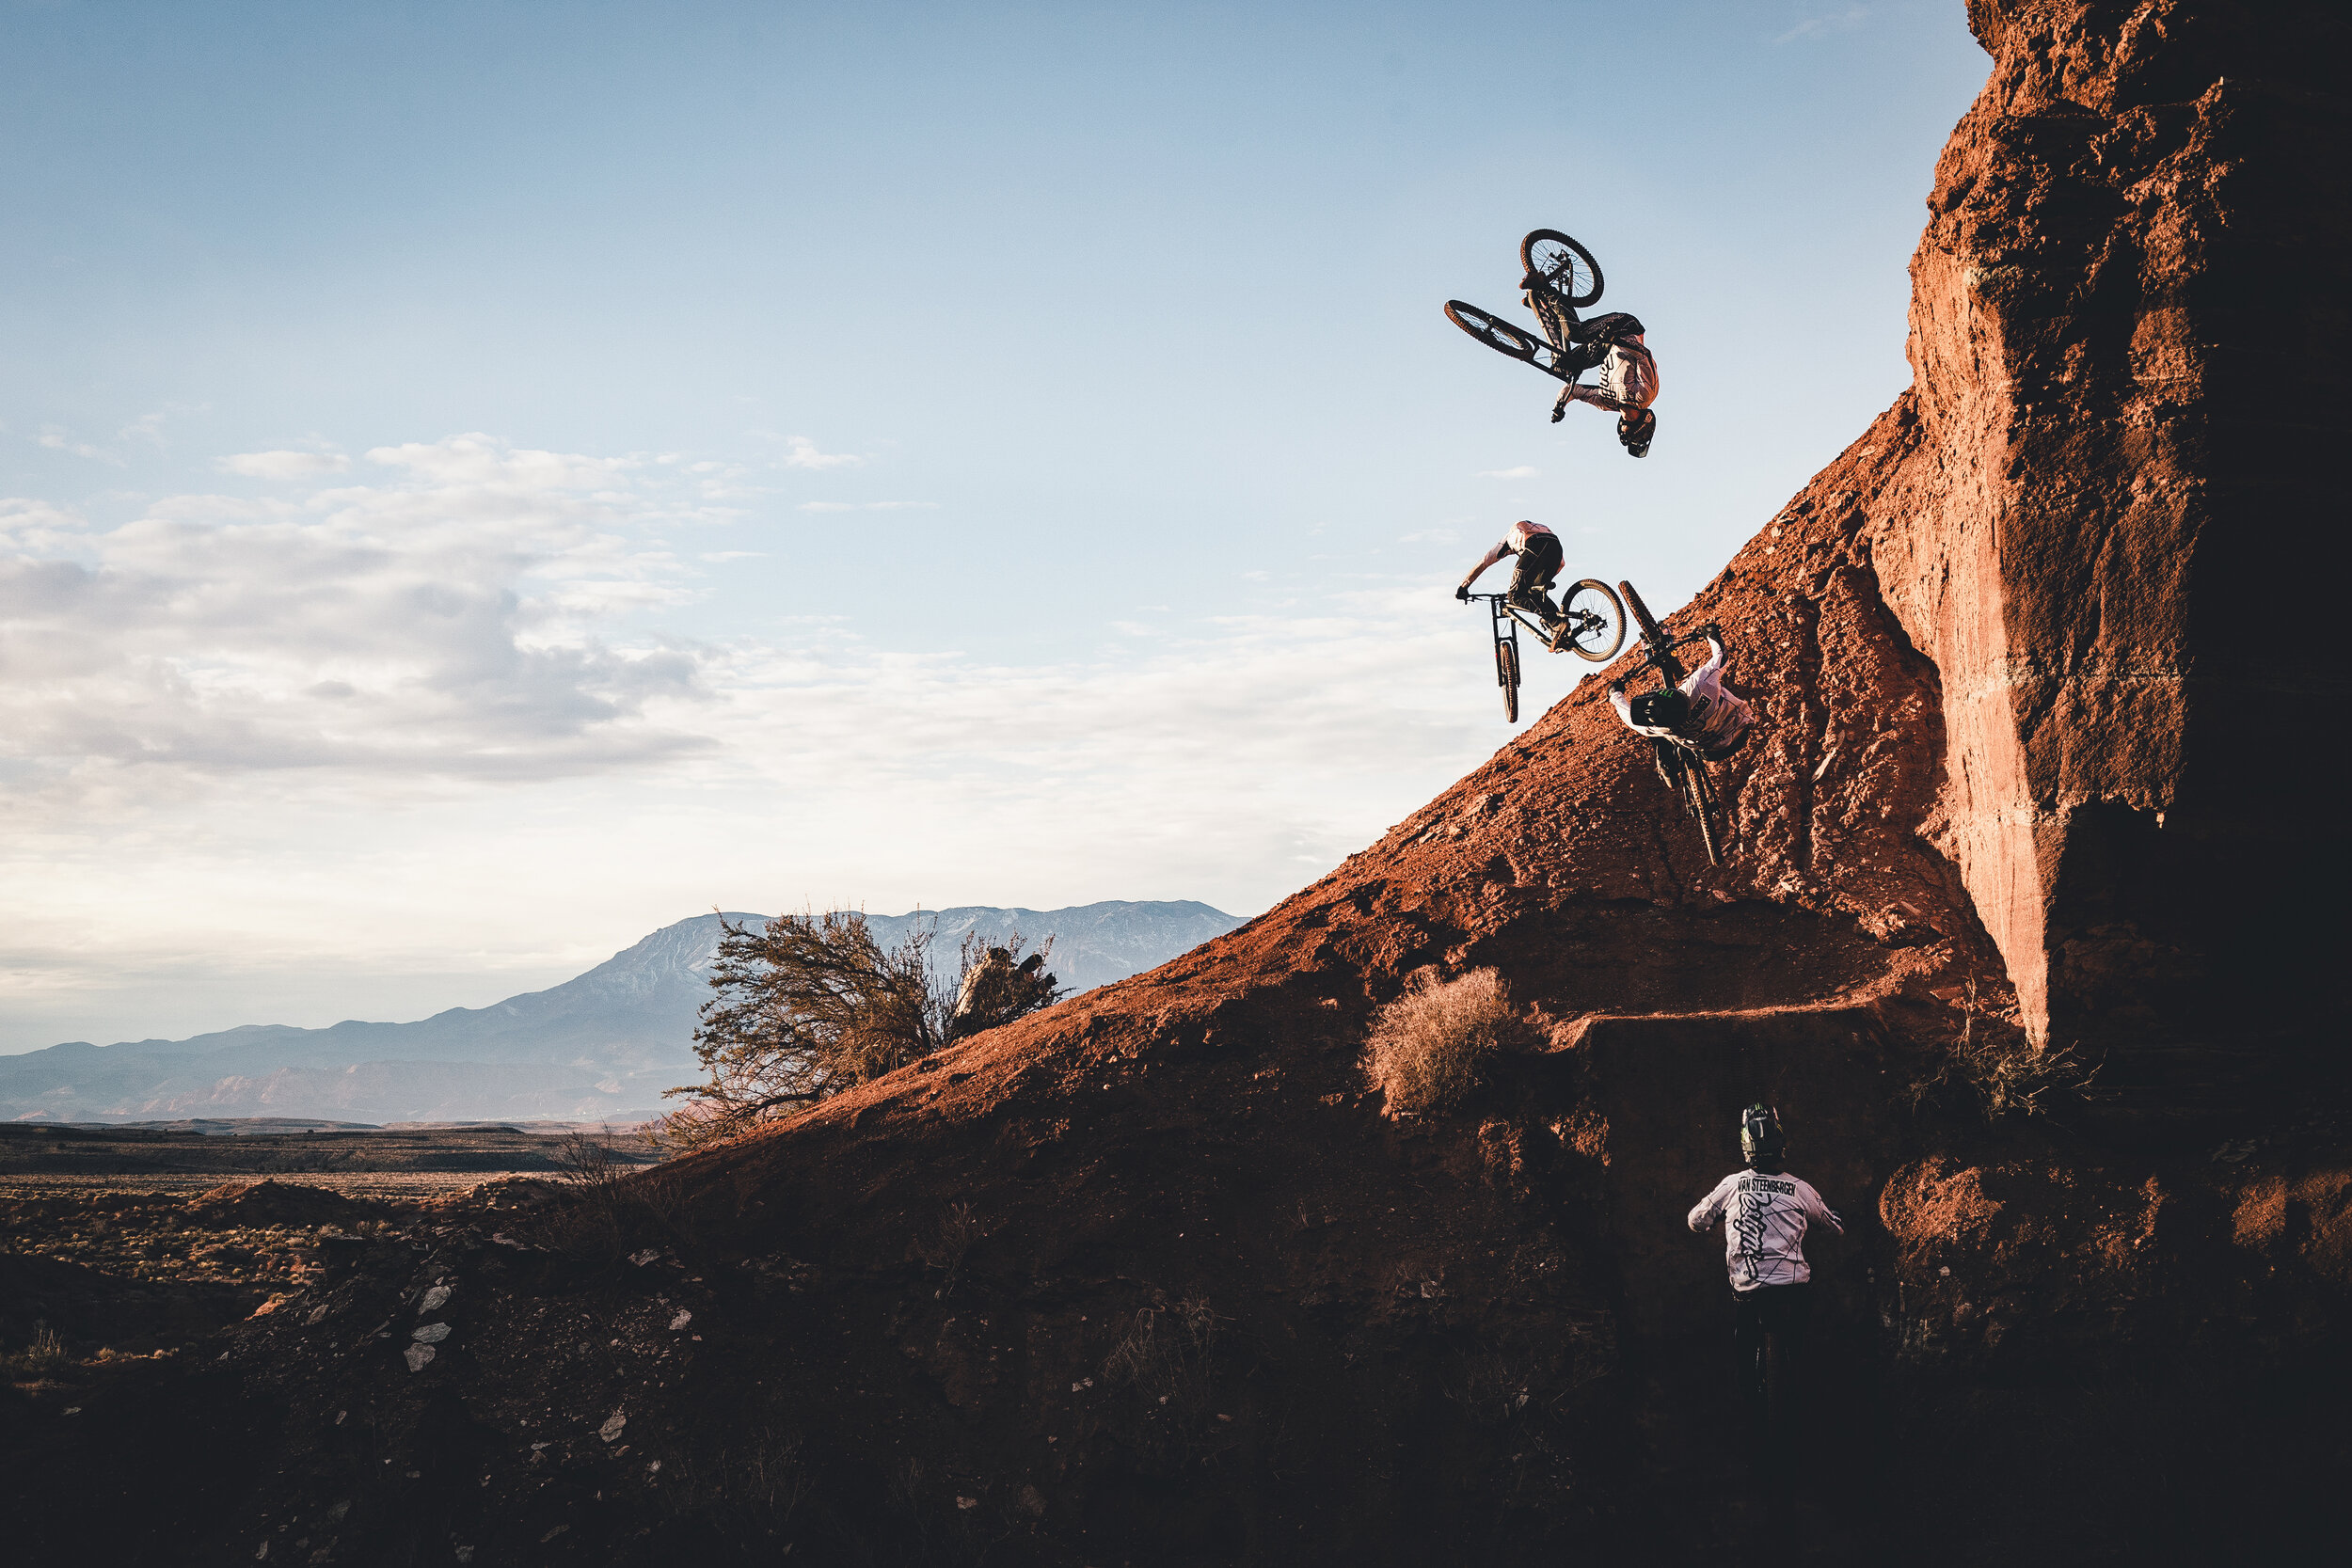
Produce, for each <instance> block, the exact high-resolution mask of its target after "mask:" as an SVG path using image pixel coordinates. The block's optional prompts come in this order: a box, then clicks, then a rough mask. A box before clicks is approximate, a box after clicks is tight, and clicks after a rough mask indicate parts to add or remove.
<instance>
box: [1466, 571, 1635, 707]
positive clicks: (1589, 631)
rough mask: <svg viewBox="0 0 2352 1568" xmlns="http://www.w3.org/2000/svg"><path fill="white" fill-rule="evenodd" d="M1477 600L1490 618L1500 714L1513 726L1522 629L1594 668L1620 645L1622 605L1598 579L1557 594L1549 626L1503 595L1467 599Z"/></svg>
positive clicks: (1485, 595)
mask: <svg viewBox="0 0 2352 1568" xmlns="http://www.w3.org/2000/svg"><path fill="white" fill-rule="evenodd" d="M1481 599H1484V600H1485V601H1486V611H1487V613H1488V615H1490V616H1491V617H1492V618H1493V625H1494V634H1495V684H1496V685H1497V686H1500V687H1501V688H1502V714H1503V717H1504V719H1505V720H1507V721H1509V722H1511V723H1514V724H1516V723H1518V721H1519V628H1520V627H1521V626H1525V627H1526V628H1527V629H1528V630H1530V631H1532V632H1534V634H1535V638H1536V641H1538V642H1540V643H1541V644H1542V645H1543V646H1545V647H1547V648H1549V649H1551V650H1552V651H1553V652H1554V653H1572V654H1574V655H1576V656H1577V657H1579V658H1588V659H1591V660H1592V661H1593V662H1594V663H1595V664H1606V663H1608V662H1609V661H1610V660H1611V659H1613V658H1614V657H1617V650H1618V649H1619V648H1622V647H1624V646H1625V606H1623V605H1621V604H1619V603H1618V602H1617V595H1616V594H1615V593H1614V592H1613V591H1612V590H1611V588H1610V586H1609V585H1608V584H1607V583H1605V582H1603V581H1601V580H1600V579H1599V578H1584V579H1583V580H1582V581H1581V582H1574V583H1570V584H1569V585H1568V586H1567V588H1566V589H1565V590H1564V591H1563V592H1562V593H1561V594H1560V620H1559V621H1555V622H1553V623H1551V624H1550V625H1549V626H1547V625H1546V624H1545V623H1544V619H1543V617H1542V616H1540V615H1538V614H1537V613H1536V612H1535V611H1534V610H1530V609H1528V608H1527V607H1526V606H1525V605H1518V604H1514V603H1512V602H1511V595H1510V594H1471V595H1470V602H1472V603H1473V604H1474V603H1476V602H1478V601H1479V600H1481ZM1563 623H1565V626H1564V625H1563Z"/></svg>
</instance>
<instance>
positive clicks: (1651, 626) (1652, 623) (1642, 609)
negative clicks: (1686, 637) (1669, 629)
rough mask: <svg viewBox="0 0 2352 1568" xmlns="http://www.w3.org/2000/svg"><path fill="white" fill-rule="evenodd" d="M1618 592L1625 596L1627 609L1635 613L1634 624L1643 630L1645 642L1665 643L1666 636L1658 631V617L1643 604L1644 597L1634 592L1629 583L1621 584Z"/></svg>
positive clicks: (1618, 585)
mask: <svg viewBox="0 0 2352 1568" xmlns="http://www.w3.org/2000/svg"><path fill="white" fill-rule="evenodd" d="M1617 590H1618V592H1619V593H1621V594H1624V595H1625V607H1626V609H1628V610H1631V611H1632V612H1633V620H1634V623H1635V624H1636V625H1637V626H1640V627H1641V628H1642V637H1643V639H1644V641H1653V642H1662V641H1665V640H1666V634H1665V633H1664V632H1662V631H1660V630H1659V629H1658V617H1657V616H1655V615H1652V614H1651V613H1650V612H1649V606H1647V605H1645V604H1644V603H1643V602H1642V595H1641V594H1636V593H1635V592H1634V591H1633V585H1632V584H1631V583H1629V582H1620V583H1619V584H1617Z"/></svg>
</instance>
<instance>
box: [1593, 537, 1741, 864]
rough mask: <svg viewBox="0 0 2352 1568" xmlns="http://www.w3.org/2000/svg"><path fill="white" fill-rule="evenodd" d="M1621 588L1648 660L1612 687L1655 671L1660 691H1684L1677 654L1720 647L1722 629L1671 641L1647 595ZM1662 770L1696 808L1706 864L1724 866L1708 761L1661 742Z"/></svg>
mask: <svg viewBox="0 0 2352 1568" xmlns="http://www.w3.org/2000/svg"><path fill="white" fill-rule="evenodd" d="M1617 587H1618V590H1619V591H1620V592H1621V593H1623V594H1624V595H1625V606H1626V609H1627V610H1630V611H1631V612H1632V614H1633V621H1634V624H1635V625H1636V626H1639V627H1640V628H1641V632H1642V647H1643V654H1642V657H1641V659H1640V661H1639V662H1638V663H1636V664H1635V665H1634V667H1633V668H1632V669H1631V670H1630V671H1629V672H1627V673H1626V674H1625V675H1624V676H1623V677H1621V678H1620V679H1619V680H1617V681H1615V682H1613V683H1612V684H1613V686H1619V687H1622V686H1624V685H1627V684H1629V683H1630V682H1631V681H1632V680H1634V679H1635V678H1637V677H1638V676H1640V675H1641V674H1642V673H1643V672H1645V671H1655V672H1657V674H1658V679H1659V684H1660V687H1661V689H1663V690H1666V691H1679V690H1680V689H1681V687H1682V681H1683V677H1684V676H1685V675H1687V674H1688V673H1689V672H1688V671H1686V670H1684V669H1683V668H1682V661H1681V660H1680V659H1678V658H1677V657H1675V650H1676V649H1677V648H1681V647H1686V646H1688V645H1689V644H1691V643H1692V642H1704V641H1707V640H1708V638H1710V637H1712V638H1714V639H1715V640H1716V641H1722V640H1723V628H1721V627H1720V626H1716V625H1714V624H1713V623H1712V622H1709V623H1708V625H1706V626H1701V627H1700V628H1699V629H1698V630H1697V631H1694V632H1692V633H1691V635H1689V636H1688V637H1668V636H1667V635H1666V633H1665V632H1664V630H1663V629H1661V627H1660V626H1659V625H1658V618H1657V617H1656V616H1654V615H1652V614H1651V613H1650V612H1649V606H1647V605H1645V604H1644V603H1643V602H1642V595H1641V594H1636V593H1635V592H1634V591H1633V585H1632V584H1631V583H1629V582H1620V583H1618V584H1617ZM1653 738H1655V737H1653ZM1658 767H1659V770H1660V771H1661V772H1662V773H1664V774H1665V775H1666V782H1667V784H1668V785H1669V787H1671V788H1672V789H1673V790H1674V791H1675V792H1676V793H1677V795H1680V796H1681V797H1682V802H1683V804H1685V805H1687V806H1689V807H1690V808H1691V815H1692V816H1693V817H1694V818H1696V819H1697V821H1698V825H1699V841H1700V842H1701V843H1703V844H1705V845H1706V846H1707V863H1708V864H1709V865H1720V864H1722V863H1723V861H1722V856H1721V855H1720V854H1719V853H1718V852H1717V848H1716V838H1715V820H1716V817H1717V816H1718V815H1719V814H1720V813H1721V811H1722V802H1721V801H1720V800H1718V798H1717V797H1716V794H1715V782H1714V780H1712V779H1711V778H1709V777H1708V772H1707V759H1706V758H1705V757H1703V756H1701V755H1699V753H1698V752H1697V750H1696V749H1695V748H1693V747H1692V746H1690V745H1688V744H1685V743H1683V742H1681V741H1670V740H1661V741H1659V742H1658Z"/></svg>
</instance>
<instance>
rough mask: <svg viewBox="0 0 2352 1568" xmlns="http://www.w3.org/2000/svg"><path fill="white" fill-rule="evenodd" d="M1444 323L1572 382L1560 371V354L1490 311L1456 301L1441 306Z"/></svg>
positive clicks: (1547, 373) (1571, 378)
mask: <svg viewBox="0 0 2352 1568" xmlns="http://www.w3.org/2000/svg"><path fill="white" fill-rule="evenodd" d="M1445 319H1446V320H1448V321H1450V322H1452V323H1453V324H1454V325H1456V326H1458V327H1460V328H1461V329H1462V330H1463V331H1465V332H1467V333H1469V334H1470V336H1471V337H1473V338H1475V339H1477V340H1478V341H1480V342H1482V343H1484V344H1486V346H1487V347H1488V348H1490V349H1493V350H1494V351H1495V352H1496V353H1497V354H1507V355H1509V356H1511V357H1512V358H1514V359H1518V360H1523V361H1525V362H1526V363H1528V364H1530V365H1533V366H1534V367H1535V368H1536V369H1537V370H1539V371H1541V372H1544V373H1545V374H1546V375H1549V376H1551V377H1553V378H1554V379H1556V380H1560V381H1573V380H1575V379H1576V375H1575V372H1570V371H1563V370H1562V369H1561V368H1560V351H1559V350H1558V349H1556V348H1554V347H1553V346H1552V345H1551V344H1549V343H1548V342H1546V341H1544V340H1543V339H1541V338H1538V337H1536V336H1535V335H1534V333H1532V332H1528V331H1525V330H1523V329H1521V328H1519V327H1517V326H1514V325H1511V324H1510V323H1509V322H1507V321H1504V320H1503V319H1502V317H1500V316H1498V315H1496V314H1495V313H1494V312H1493V311H1491V310H1481V309H1479V308H1478V307H1477V306H1475V305H1466V304H1464V303H1463V302H1462V301H1460V300H1458V299H1449V300H1447V301H1446V302H1445Z"/></svg>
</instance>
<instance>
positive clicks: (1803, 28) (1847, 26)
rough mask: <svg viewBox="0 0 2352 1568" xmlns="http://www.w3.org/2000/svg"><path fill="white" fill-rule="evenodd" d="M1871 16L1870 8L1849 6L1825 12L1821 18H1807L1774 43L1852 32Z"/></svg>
mask: <svg viewBox="0 0 2352 1568" xmlns="http://www.w3.org/2000/svg"><path fill="white" fill-rule="evenodd" d="M1869 15H1870V8H1869V7H1867V6H1848V7H1847V8H1845V9H1844V10H1842V11H1824V12H1822V13H1821V14H1820V15H1819V16H1810V17H1807V18H1805V19H1804V21H1802V22H1800V23H1798V24H1796V25H1795V26H1793V27H1791V28H1789V29H1788V31H1787V32H1785V33H1783V34H1781V35H1780V36H1779V37H1778V38H1775V39H1774V40H1772V41H1773V42H1774V43H1787V42H1788V41H1789V40H1791V39H1801V38H1811V37H1812V36H1814V35H1815V34H1817V33H1844V32H1851V31H1852V30H1853V29H1854V28H1856V27H1859V26H1861V25H1862V24H1863V23H1864V22H1865V21H1867V20H1868V18H1869Z"/></svg>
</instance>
